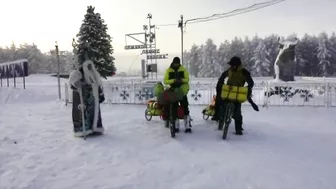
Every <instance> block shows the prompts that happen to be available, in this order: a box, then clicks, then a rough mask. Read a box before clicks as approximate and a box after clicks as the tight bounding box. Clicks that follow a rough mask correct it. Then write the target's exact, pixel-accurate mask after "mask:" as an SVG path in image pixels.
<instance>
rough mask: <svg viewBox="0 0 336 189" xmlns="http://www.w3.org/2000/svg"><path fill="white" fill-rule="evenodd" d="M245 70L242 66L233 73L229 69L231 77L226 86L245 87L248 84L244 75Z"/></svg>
mask: <svg viewBox="0 0 336 189" xmlns="http://www.w3.org/2000/svg"><path fill="white" fill-rule="evenodd" d="M243 69H244V68H243V67H242V66H239V67H238V68H237V70H236V71H232V70H231V69H229V76H228V81H227V83H226V84H227V85H232V86H238V87H243V86H244V85H245V82H246V78H245V76H244V74H243Z"/></svg>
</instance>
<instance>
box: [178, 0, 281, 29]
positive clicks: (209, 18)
mask: <svg viewBox="0 0 336 189" xmlns="http://www.w3.org/2000/svg"><path fill="white" fill-rule="evenodd" d="M284 1H286V0H272V1H267V2H262V3H256V4H253V5H251V6H248V7H245V8H240V9H235V10H233V11H230V12H226V13H222V14H213V15H211V16H207V17H202V18H194V19H189V20H186V21H185V23H184V24H187V22H191V23H189V24H195V23H201V22H208V21H212V20H218V19H222V18H227V17H231V16H236V15H240V14H244V13H247V12H252V11H255V10H259V9H262V8H265V7H269V6H272V5H275V4H278V3H281V2H284ZM193 21H194V22H193Z"/></svg>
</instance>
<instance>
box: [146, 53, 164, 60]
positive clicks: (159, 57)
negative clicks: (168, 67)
mask: <svg viewBox="0 0 336 189" xmlns="http://www.w3.org/2000/svg"><path fill="white" fill-rule="evenodd" d="M167 56H168V54H156V55H147V59H167V58H168V57H167Z"/></svg>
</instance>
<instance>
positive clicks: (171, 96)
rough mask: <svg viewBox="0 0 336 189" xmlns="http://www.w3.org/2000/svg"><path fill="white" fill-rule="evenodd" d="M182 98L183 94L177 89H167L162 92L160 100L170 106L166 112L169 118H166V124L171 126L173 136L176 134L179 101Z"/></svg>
mask: <svg viewBox="0 0 336 189" xmlns="http://www.w3.org/2000/svg"><path fill="white" fill-rule="evenodd" d="M180 99H182V96H181V95H178V92H177V91H174V89H171V88H169V89H167V90H165V91H164V93H163V94H162V96H161V98H159V100H160V101H161V103H160V104H163V105H165V106H168V108H169V110H168V111H167V112H166V113H167V114H168V115H166V116H165V117H167V120H165V126H166V127H169V129H170V135H171V137H172V138H175V134H176V120H177V119H179V118H178V108H179V105H178V102H179V100H180Z"/></svg>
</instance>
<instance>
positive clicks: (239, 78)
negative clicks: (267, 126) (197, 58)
mask: <svg viewBox="0 0 336 189" xmlns="http://www.w3.org/2000/svg"><path fill="white" fill-rule="evenodd" d="M228 64H229V65H230V68H229V69H228V70H226V71H224V72H223V73H222V75H221V76H220V78H219V79H218V82H217V86H216V92H217V95H216V97H217V98H216V107H215V115H214V116H213V118H212V120H215V121H217V120H218V119H219V115H218V112H219V108H220V105H221V103H223V102H222V101H221V98H220V96H221V92H222V86H223V84H224V80H225V78H227V77H228V80H227V83H226V84H227V85H233V86H239V87H243V86H244V85H245V83H247V84H248V86H247V87H248V99H249V102H250V103H251V104H252V103H253V101H252V100H251V94H252V88H253V85H254V81H253V79H252V77H251V74H250V72H249V71H248V70H246V69H245V68H244V67H243V66H242V63H241V60H240V58H239V57H236V56H234V57H232V58H231V60H230V62H229V63H228ZM253 104H254V103H253ZM253 104H252V106H253V108H254V109H255V107H254V105H253ZM256 108H257V107H256ZM232 118H233V119H234V120H235V129H236V134H237V135H242V134H243V132H242V131H243V128H242V124H243V116H242V113H241V103H234V111H233V116H232Z"/></svg>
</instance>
